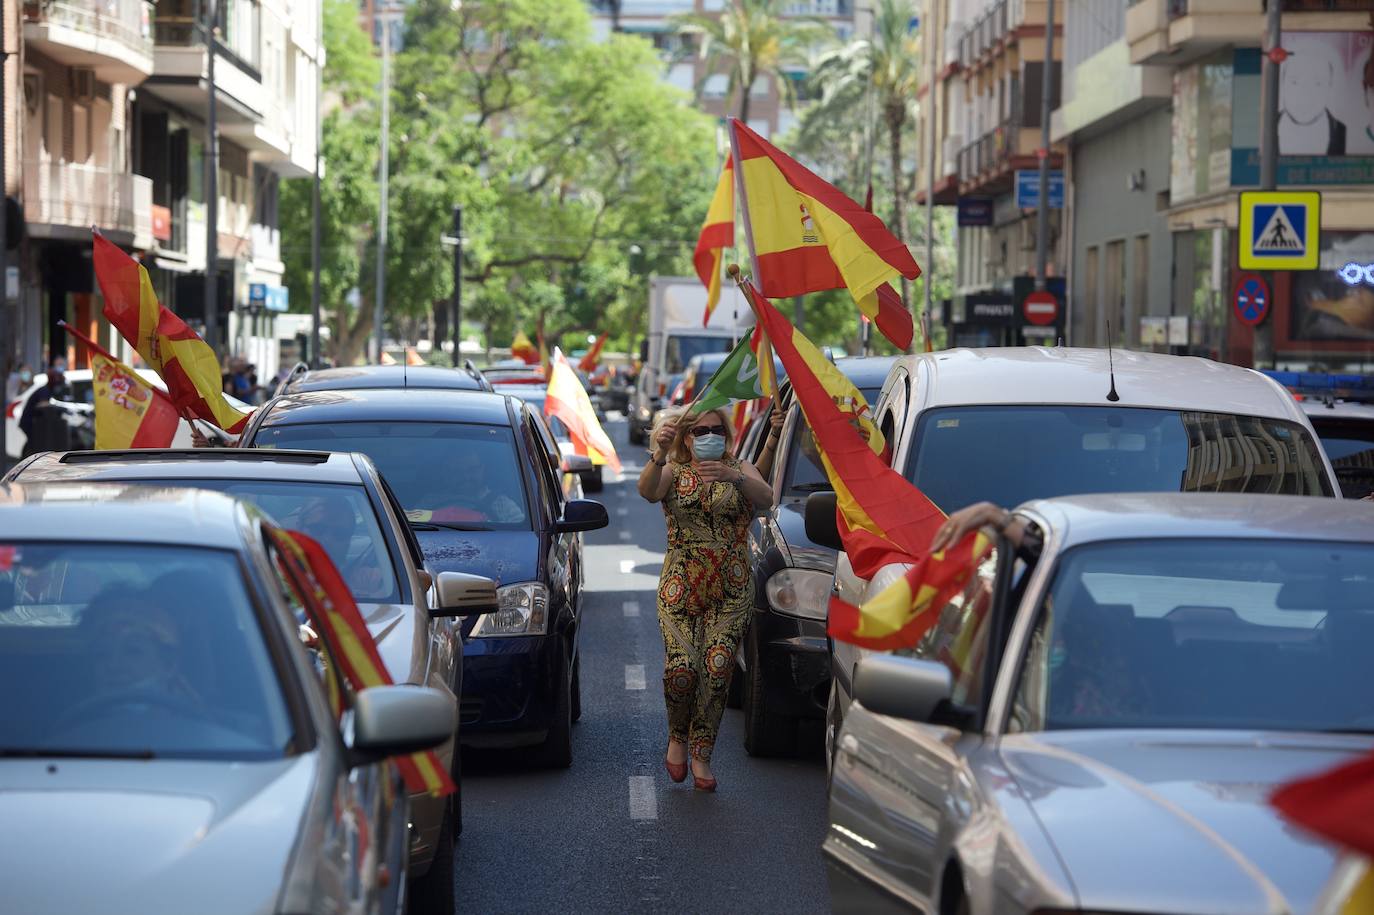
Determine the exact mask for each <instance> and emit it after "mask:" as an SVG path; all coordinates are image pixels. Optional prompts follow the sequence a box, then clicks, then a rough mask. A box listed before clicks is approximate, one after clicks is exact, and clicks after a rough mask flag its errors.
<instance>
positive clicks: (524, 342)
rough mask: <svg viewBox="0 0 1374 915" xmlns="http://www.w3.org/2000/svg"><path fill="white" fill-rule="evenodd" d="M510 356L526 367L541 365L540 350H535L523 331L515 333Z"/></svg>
mask: <svg viewBox="0 0 1374 915" xmlns="http://www.w3.org/2000/svg"><path fill="white" fill-rule="evenodd" d="M510 354H511V356H512V357H514V358H516V359H519V360H520V361H521V362H523V363H525V364H526V365H538V364H539V350H537V349H535V348H534V344H533V343H531V342H530V338H529V337H527V336H525V332H524V331H523V330H518V331H516V332H515V339H514V340H512V341H511V344H510Z"/></svg>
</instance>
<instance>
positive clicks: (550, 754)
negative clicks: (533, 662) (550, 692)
mask: <svg viewBox="0 0 1374 915" xmlns="http://www.w3.org/2000/svg"><path fill="white" fill-rule="evenodd" d="M559 657H560V663H559V665H558V671H557V678H556V682H557V683H558V695H557V697H556V698H555V700H554V709H553V723H552V724H550V725H549V736H548V737H546V738H545V739H544V744H543V746H542V747H540V761H541V762H543V764H544V765H545V766H547V767H549V768H550V769H566V768H568V767H569V766H571V765H572V719H573V716H572V670H571V669H570V667H571V665H570V664H569V663H568V656H567V654H566V653H562V652H560V654H559Z"/></svg>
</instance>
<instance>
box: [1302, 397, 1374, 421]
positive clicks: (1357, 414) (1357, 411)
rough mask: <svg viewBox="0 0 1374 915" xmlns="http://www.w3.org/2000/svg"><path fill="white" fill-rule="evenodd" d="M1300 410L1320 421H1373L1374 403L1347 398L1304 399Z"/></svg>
mask: <svg viewBox="0 0 1374 915" xmlns="http://www.w3.org/2000/svg"><path fill="white" fill-rule="evenodd" d="M1301 403H1302V410H1303V412H1304V413H1306V414H1307V415H1308V416H1309V417H1310V418H1311V420H1312V422H1313V423H1314V424H1315V423H1320V422H1321V421H1322V420H1323V419H1367V420H1370V421H1372V422H1374V404H1367V403H1357V402H1354V401H1349V400H1334V401H1323V400H1312V399H1311V398H1309V399H1307V400H1304V401H1302V402H1301Z"/></svg>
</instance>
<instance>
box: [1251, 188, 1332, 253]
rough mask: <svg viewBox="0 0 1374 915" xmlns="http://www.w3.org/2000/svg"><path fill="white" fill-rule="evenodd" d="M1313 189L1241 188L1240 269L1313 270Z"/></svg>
mask: <svg viewBox="0 0 1374 915" xmlns="http://www.w3.org/2000/svg"><path fill="white" fill-rule="evenodd" d="M1320 235H1321V194H1320V193H1318V192H1317V191H1244V192H1242V193H1241V195H1240V268H1241V269H1242V270H1316V269H1317V266H1318V261H1319V257H1318V253H1319V249H1320V247H1321V238H1320Z"/></svg>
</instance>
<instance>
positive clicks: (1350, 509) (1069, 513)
mask: <svg viewBox="0 0 1374 915" xmlns="http://www.w3.org/2000/svg"><path fill="white" fill-rule="evenodd" d="M1022 508H1023V509H1026V510H1028V511H1032V512H1035V513H1036V514H1039V515H1040V516H1042V517H1043V518H1044V519H1045V520H1046V521H1048V522H1049V524H1050V526H1051V528H1052V529H1053V530H1054V532H1055V533H1057V534H1058V536H1059V537H1061V538H1062V542H1063V544H1064V546H1066V547H1069V546H1078V545H1080V544H1084V543H1090V542H1095V541H1102V540H1132V539H1151V538H1176V537H1177V538H1186V537H1200V538H1208V537H1238V538H1239V537H1244V538H1262V539H1278V540H1328V541H1332V540H1334V541H1358V542H1361V543H1374V505H1370V504H1369V503H1366V502H1362V501H1359V500H1356V499H1326V498H1318V497H1314V496H1268V495H1255V494H1253V493H1198V492H1187V493H1160V492H1151V493H1124V494H1123V493H1111V494H1094V495H1082V496H1062V497H1059V498H1055V499H1037V500H1034V501H1031V502H1027V503H1026V504H1025V505H1024V506H1022Z"/></svg>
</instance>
